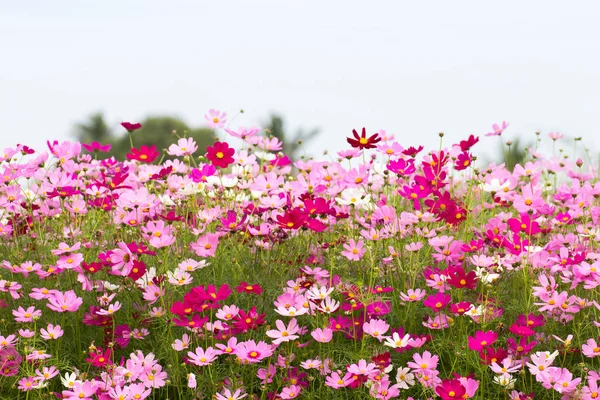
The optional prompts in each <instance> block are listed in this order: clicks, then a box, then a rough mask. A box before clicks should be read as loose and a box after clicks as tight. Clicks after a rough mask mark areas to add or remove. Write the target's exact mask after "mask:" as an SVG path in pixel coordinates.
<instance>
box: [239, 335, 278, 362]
mask: <svg viewBox="0 0 600 400" xmlns="http://www.w3.org/2000/svg"><path fill="white" fill-rule="evenodd" d="M273 351H274V349H273V347H272V346H269V345H268V344H267V343H265V342H263V341H260V342H258V343H256V342H255V341H254V340H247V341H245V342H240V343H239V344H238V346H237V348H236V349H235V354H236V355H237V356H238V357H239V358H240V360H241V361H242V362H248V363H251V364H254V363H257V362H260V361H261V360H263V359H265V358H267V357H270V356H272V355H273Z"/></svg>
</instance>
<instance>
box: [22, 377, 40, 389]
mask: <svg viewBox="0 0 600 400" xmlns="http://www.w3.org/2000/svg"><path fill="white" fill-rule="evenodd" d="M18 383H19V386H18V387H17V389H19V390H22V391H24V392H27V391H29V390H33V389H35V388H37V387H38V384H37V383H36V382H35V377H33V376H27V377H25V378H23V379H21V380H19V382H18Z"/></svg>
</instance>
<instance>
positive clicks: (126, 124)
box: [121, 122, 142, 133]
mask: <svg viewBox="0 0 600 400" xmlns="http://www.w3.org/2000/svg"><path fill="white" fill-rule="evenodd" d="M121 126H122V127H123V128H125V129H127V132H129V133H131V132H133V131H137V130H138V129H140V128H141V127H142V124H140V123H139V122H136V123H131V122H121Z"/></svg>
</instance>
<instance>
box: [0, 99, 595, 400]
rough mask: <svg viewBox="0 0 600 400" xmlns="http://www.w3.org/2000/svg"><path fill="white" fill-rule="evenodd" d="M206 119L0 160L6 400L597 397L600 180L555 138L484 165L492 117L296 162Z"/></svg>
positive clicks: (367, 135) (356, 134) (219, 117)
mask: <svg viewBox="0 0 600 400" xmlns="http://www.w3.org/2000/svg"><path fill="white" fill-rule="evenodd" d="M206 118H207V123H208V124H209V126H211V127H213V128H214V129H215V132H216V133H217V134H218V135H220V137H221V139H220V140H219V141H217V142H215V143H214V144H213V145H212V146H208V147H207V148H206V149H199V148H198V146H197V145H196V144H195V143H194V141H193V140H192V139H188V138H185V137H180V138H175V139H174V142H173V145H171V146H170V147H169V148H168V149H156V148H155V147H154V146H136V145H135V142H136V130H138V129H139V128H140V127H141V126H140V124H134V123H123V127H124V129H126V130H127V131H128V134H129V136H130V139H131V151H130V153H129V154H128V155H127V159H126V160H115V159H114V158H106V157H104V156H103V154H104V152H107V151H110V145H103V144H101V143H77V142H61V143H59V142H57V141H49V142H48V149H44V150H38V151H34V150H33V149H31V148H29V147H27V146H25V145H17V146H16V147H15V148H9V149H5V150H4V152H3V153H2V154H0V162H1V163H0V178H1V180H2V186H0V236H1V240H2V242H1V245H0V262H1V267H2V268H1V269H0V280H1V282H0V398H11V399H51V398H64V399H84V400H85V399H102V400H108V399H115V400H117V399H118V400H133V399H145V398H149V399H219V400H238V399H242V398H245V399H295V398H302V399H368V398H375V399H392V398H398V399H414V400H417V399H419V400H425V399H443V400H449V399H469V398H471V399H513V400H516V399H518V400H525V399H534V398H535V399H582V400H587V399H597V398H600V397H599V394H600V389H598V380H600V362H599V360H600V340H599V335H600V329H599V327H600V316H599V314H600V304H599V303H598V302H599V301H600V290H599V289H598V286H599V285H600V250H599V249H598V240H599V239H600V229H599V228H598V224H599V221H598V218H599V217H600V202H599V201H598V198H599V197H600V183H597V172H598V171H596V170H594V168H593V167H592V165H590V162H584V161H582V160H581V159H577V160H573V159H572V158H570V157H568V156H566V154H565V152H563V151H562V150H560V151H554V153H552V151H545V150H544V149H545V148H547V147H552V146H550V145H553V144H554V145H556V144H560V143H561V140H563V138H562V135H560V134H557V133H550V134H549V135H540V136H538V137H537V142H536V148H535V149H532V150H531V151H530V152H528V153H527V159H526V161H525V162H524V165H517V166H515V168H514V169H513V170H512V171H509V170H507V169H506V168H505V166H504V164H501V165H494V164H491V165H489V166H488V167H484V168H476V167H475V161H476V157H475V154H477V149H478V148H482V149H483V148H490V147H491V146H496V145H497V142H496V140H497V139H498V138H497V137H502V136H501V135H502V133H503V131H504V130H505V129H506V128H507V127H508V125H507V124H506V123H503V124H500V125H494V126H493V130H492V131H491V132H489V133H488V134H487V135H485V136H490V138H487V137H482V138H481V140H480V138H479V137H476V136H474V135H471V136H469V137H468V138H467V137H465V138H464V140H462V141H460V142H459V143H445V142H444V138H443V135H441V134H440V147H439V148H438V149H423V147H422V146H418V147H405V146H403V145H402V144H401V143H398V142H397V141H394V138H393V137H392V136H390V135H387V134H385V132H383V131H381V132H378V133H373V132H368V131H367V130H366V129H364V128H363V129H362V130H361V129H359V130H354V131H353V132H352V133H351V134H350V135H349V137H348V138H347V140H346V142H345V143H346V144H347V150H344V151H341V152H339V153H338V154H337V155H336V156H334V157H331V156H327V159H325V160H313V159H310V160H308V159H303V160H300V161H295V162H293V161H292V160H290V159H289V158H288V157H286V156H285V155H284V154H282V153H281V152H280V150H281V149H282V144H281V142H280V141H279V140H278V139H276V138H273V137H269V136H268V134H266V133H264V132H261V130H259V129H258V128H237V129H233V128H231V129H229V128H228V127H226V126H225V122H226V118H227V116H226V115H225V114H224V113H222V112H219V111H215V110H211V111H210V112H209V113H208V114H207V116H206ZM234 144H235V145H234ZM546 144H548V145H549V146H545V145H546ZM575 144H577V140H576V141H575ZM405 145H406V144H405ZM413 145H416V144H413ZM546 153H547V154H546ZM588 160H589V158H588Z"/></svg>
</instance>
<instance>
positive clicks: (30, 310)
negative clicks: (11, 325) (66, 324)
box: [12, 306, 42, 322]
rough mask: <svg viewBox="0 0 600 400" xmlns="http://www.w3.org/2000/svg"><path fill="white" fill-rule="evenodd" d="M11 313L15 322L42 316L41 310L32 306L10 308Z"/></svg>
mask: <svg viewBox="0 0 600 400" xmlns="http://www.w3.org/2000/svg"><path fill="white" fill-rule="evenodd" d="M12 314H13V315H14V316H15V321H17V322H33V320H34V318H35V319H37V318H39V317H41V316H42V311H41V310H36V309H35V307H34V306H30V307H27V309H24V308H23V307H21V306H19V308H18V309H16V310H12Z"/></svg>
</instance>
